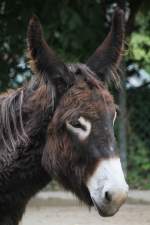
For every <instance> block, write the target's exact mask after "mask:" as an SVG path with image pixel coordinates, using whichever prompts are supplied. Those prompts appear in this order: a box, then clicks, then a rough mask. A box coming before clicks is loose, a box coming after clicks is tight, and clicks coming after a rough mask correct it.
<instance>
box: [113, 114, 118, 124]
mask: <svg viewBox="0 0 150 225" xmlns="http://www.w3.org/2000/svg"><path fill="white" fill-rule="evenodd" d="M116 117H117V112H115V115H114V118H113V125H114V124H115V120H116Z"/></svg>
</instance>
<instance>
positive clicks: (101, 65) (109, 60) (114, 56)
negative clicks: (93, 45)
mask: <svg viewBox="0 0 150 225" xmlns="http://www.w3.org/2000/svg"><path fill="white" fill-rule="evenodd" d="M124 31H125V22H124V12H123V11H122V10H121V9H120V8H117V9H116V10H115V12H114V15H113V20H112V26H111V30H110V32H109V34H108V35H107V37H106V39H105V40H104V41H103V43H102V44H101V45H100V46H99V47H98V48H97V49H96V51H95V53H94V54H93V55H92V56H91V57H90V58H89V59H88V61H87V63H86V64H87V66H89V68H91V70H93V71H94V72H95V73H96V74H97V75H98V76H99V77H100V78H101V79H102V80H105V78H106V79H107V77H106V76H107V75H108V74H110V73H109V72H111V74H112V75H113V76H114V72H115V71H116V69H117V67H118V66H119V63H120V61H121V58H122V57H121V56H122V53H123V48H124V33H125V32H124ZM108 79H109V78H108Z"/></svg>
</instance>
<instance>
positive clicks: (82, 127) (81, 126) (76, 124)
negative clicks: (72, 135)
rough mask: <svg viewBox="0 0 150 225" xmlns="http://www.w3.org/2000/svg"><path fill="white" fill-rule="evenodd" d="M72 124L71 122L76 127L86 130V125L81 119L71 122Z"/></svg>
mask: <svg viewBox="0 0 150 225" xmlns="http://www.w3.org/2000/svg"><path fill="white" fill-rule="evenodd" d="M70 124H71V126H73V127H75V128H80V129H82V130H85V131H86V127H85V126H84V125H83V124H81V123H80V122H79V121H75V122H71V123H70Z"/></svg>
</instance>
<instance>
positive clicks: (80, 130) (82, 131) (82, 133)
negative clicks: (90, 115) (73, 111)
mask: <svg viewBox="0 0 150 225" xmlns="http://www.w3.org/2000/svg"><path fill="white" fill-rule="evenodd" d="M66 127H67V129H68V130H69V131H70V132H71V133H73V134H75V135H76V136H77V137H78V138H79V139H80V140H85V139H86V138H87V137H88V136H89V134H90V132H91V123H90V121H88V120H86V119H85V118H84V117H80V118H79V119H78V120H77V121H76V122H73V123H71V122H67V123H66Z"/></svg>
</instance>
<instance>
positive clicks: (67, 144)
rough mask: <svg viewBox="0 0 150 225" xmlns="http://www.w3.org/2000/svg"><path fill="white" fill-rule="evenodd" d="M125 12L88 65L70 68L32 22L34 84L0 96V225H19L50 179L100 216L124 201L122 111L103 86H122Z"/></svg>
mask: <svg viewBox="0 0 150 225" xmlns="http://www.w3.org/2000/svg"><path fill="white" fill-rule="evenodd" d="M123 42H124V13H123V11H122V10H121V9H119V8H117V9H116V10H115V13H114V16H113V22H112V26H111V31H110V32H109V34H108V36H107V37H106V39H105V40H104V42H103V43H102V45H101V46H100V47H99V48H98V49H97V50H96V52H95V53H94V54H93V55H92V56H91V57H90V58H89V59H88V60H87V62H86V63H85V64H80V63H77V64H65V63H63V62H62V61H61V60H60V59H59V58H58V57H57V56H56V54H55V53H54V51H53V50H52V49H51V48H49V47H48V44H47V43H46V41H45V39H44V37H43V31H42V27H41V24H40V22H39V21H38V19H37V18H36V17H35V16H33V17H32V18H31V20H30V22H29V26H28V32H27V44H28V55H29V59H30V66H31V70H32V71H33V73H35V74H36V76H35V79H34V81H32V82H31V83H30V84H29V85H27V86H23V87H22V88H19V89H17V90H11V91H8V92H7V93H4V94H1V96H0V133H1V137H0V146H1V147H0V148H1V149H0V224H1V225H17V224H18V223H19V221H20V220H21V218H22V215H23V212H24V210H25V207H26V204H27V202H28V201H29V199H30V198H31V197H32V196H33V195H34V194H35V193H36V192H38V191H39V190H40V189H42V188H43V187H44V186H45V185H46V184H48V183H49V182H50V181H51V180H52V179H54V178H55V179H56V180H57V181H58V182H59V183H60V184H61V185H62V186H63V187H64V188H65V189H66V190H69V191H71V192H72V193H74V194H75V195H76V196H77V197H78V198H79V199H80V200H81V201H83V202H84V203H85V204H86V205H88V206H89V207H91V206H95V208H96V209H97V210H98V212H99V214H100V215H101V216H112V215H114V214H115V213H116V212H117V211H118V210H119V208H120V206H121V205H122V204H123V203H124V202H125V200H126V198H127V192H128V185H127V183H126V181H125V178H124V175H123V171H122V168H121V163H120V159H119V157H118V155H117V153H116V151H115V149H116V143H115V137H114V129H113V125H114V122H115V119H116V105H115V103H114V100H113V97H112V95H111V94H110V92H109V91H108V89H107V86H106V85H105V80H106V78H109V79H111V78H113V79H115V80H118V77H117V73H116V71H117V68H118V66H119V63H120V60H121V55H122V51H123Z"/></svg>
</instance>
